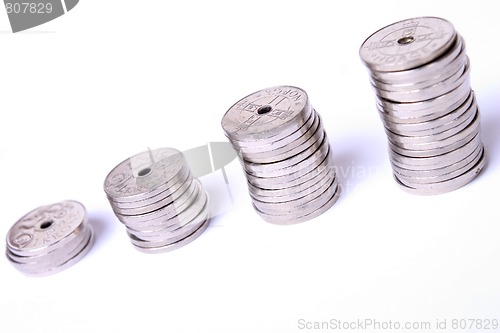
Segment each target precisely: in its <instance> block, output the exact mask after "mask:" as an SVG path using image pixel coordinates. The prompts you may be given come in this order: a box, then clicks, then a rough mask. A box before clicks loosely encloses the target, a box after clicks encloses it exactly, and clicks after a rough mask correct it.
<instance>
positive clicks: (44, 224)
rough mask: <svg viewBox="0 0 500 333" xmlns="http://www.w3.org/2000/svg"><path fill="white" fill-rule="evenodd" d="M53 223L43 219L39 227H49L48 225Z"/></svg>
mask: <svg viewBox="0 0 500 333" xmlns="http://www.w3.org/2000/svg"><path fill="white" fill-rule="evenodd" d="M53 223H54V221H45V222H43V223H42V224H40V229H47V228H50V226H51V225H52V224H53Z"/></svg>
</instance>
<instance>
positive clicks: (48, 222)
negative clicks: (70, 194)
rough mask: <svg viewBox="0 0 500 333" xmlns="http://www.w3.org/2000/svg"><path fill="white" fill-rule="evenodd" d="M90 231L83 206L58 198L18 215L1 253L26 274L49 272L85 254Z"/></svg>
mask: <svg viewBox="0 0 500 333" xmlns="http://www.w3.org/2000/svg"><path fill="white" fill-rule="evenodd" d="M91 234H92V228H91V226H90V225H89V224H88V221H87V213H86V210H85V207H84V206H83V205H82V204H81V203H79V202H77V201H71V200H67V201H62V202H59V203H55V204H51V205H47V206H41V207H38V208H36V209H34V210H32V211H31V212H29V213H28V214H26V215H24V216H23V217H22V218H20V219H19V220H18V221H17V222H16V223H15V224H14V225H13V226H12V227H11V228H10V230H9V231H8V233H7V240H6V243H7V244H6V245H7V246H6V251H5V253H6V256H7V259H8V260H9V261H10V262H11V264H12V265H13V266H14V267H16V268H17V269H18V270H19V271H21V272H22V273H24V274H26V275H47V274H52V273H55V272H58V271H61V270H62V269H64V268H67V267H69V266H70V265H69V264H66V263H69V262H71V264H74V263H76V262H77V261H78V260H79V259H81V258H82V257H83V256H84V255H85V253H86V252H85V251H84V250H85V248H84V247H86V246H89V247H90V246H91V245H89V239H88V238H89V237H90V235H91ZM87 252H88V251H87Z"/></svg>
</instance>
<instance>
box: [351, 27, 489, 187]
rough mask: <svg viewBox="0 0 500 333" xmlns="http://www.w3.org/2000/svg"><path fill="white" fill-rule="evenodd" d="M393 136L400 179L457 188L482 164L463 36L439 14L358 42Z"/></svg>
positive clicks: (406, 184)
mask: <svg viewBox="0 0 500 333" xmlns="http://www.w3.org/2000/svg"><path fill="white" fill-rule="evenodd" d="M360 56H361V59H362V61H363V62H364V63H365V65H366V66H367V67H368V69H369V72H370V75H371V77H370V81H371V83H372V85H373V87H374V90H375V92H376V96H377V97H376V100H377V108H378V111H379V113H380V116H381V118H382V121H383V123H384V126H385V131H386V133H387V137H388V141H389V154H390V161H391V164H392V168H393V173H394V178H395V180H396V182H397V184H398V185H399V186H400V187H401V188H402V189H403V190H405V191H407V192H410V193H414V194H422V195H431V194H439V193H445V192H449V191H453V190H455V189H458V188H460V187H462V186H464V185H465V184H467V183H468V182H470V181H471V180H473V179H474V178H475V177H476V176H477V174H478V173H479V172H480V171H481V170H482V169H483V167H484V165H485V155H484V149H483V145H482V143H481V138H480V133H479V109H478V106H477V103H476V98H475V96H474V92H473V91H472V90H471V88H470V82H469V73H470V63H469V58H468V57H467V55H466V51H465V42H464V40H463V38H462V37H461V36H460V35H459V34H457V32H456V31H455V29H454V27H453V25H452V24H451V23H450V22H448V21H446V20H444V19H441V18H435V17H420V18H413V19H408V20H404V21H401V22H397V23H394V24H392V25H389V26H387V27H385V28H382V29H381V30H379V31H377V32H375V33H374V34H373V35H371V36H370V37H368V39H367V40H366V41H365V42H364V43H363V44H362V46H361V48H360Z"/></svg>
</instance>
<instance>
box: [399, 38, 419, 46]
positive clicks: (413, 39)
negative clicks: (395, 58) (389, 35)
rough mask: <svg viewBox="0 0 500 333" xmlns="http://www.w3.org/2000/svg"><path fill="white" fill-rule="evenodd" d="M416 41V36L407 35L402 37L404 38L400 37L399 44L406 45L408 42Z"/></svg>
mask: <svg viewBox="0 0 500 333" xmlns="http://www.w3.org/2000/svg"><path fill="white" fill-rule="evenodd" d="M414 41H415V37H413V36H406V37H402V38H400V39H398V44H401V45H406V44H410V43H413V42H414Z"/></svg>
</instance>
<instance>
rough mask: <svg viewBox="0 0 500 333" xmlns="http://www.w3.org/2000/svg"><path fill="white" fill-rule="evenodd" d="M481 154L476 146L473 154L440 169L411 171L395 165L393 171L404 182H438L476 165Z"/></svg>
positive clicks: (458, 174)
mask: <svg viewBox="0 0 500 333" xmlns="http://www.w3.org/2000/svg"><path fill="white" fill-rule="evenodd" d="M482 155H483V147H482V146H481V147H478V149H476V150H475V151H474V153H473V154H471V155H469V156H467V157H466V158H464V159H463V160H461V161H459V162H457V163H455V164H452V165H449V166H447V167H444V168H441V169H433V170H425V171H413V172H412V171H411V170H406V169H401V168H399V167H395V168H394V169H393V170H394V173H395V174H396V175H397V177H398V178H399V180H400V181H401V182H403V183H405V184H429V183H439V182H443V181H446V180H449V179H452V178H455V177H458V176H460V175H461V174H463V173H465V172H466V171H467V170H469V169H470V168H471V167H472V166H474V165H476V163H477V162H478V161H479V159H480V158H481V156H482Z"/></svg>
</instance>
